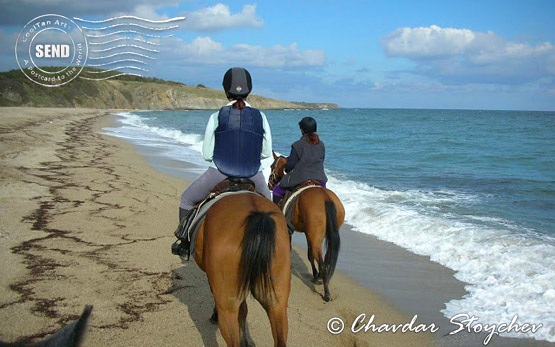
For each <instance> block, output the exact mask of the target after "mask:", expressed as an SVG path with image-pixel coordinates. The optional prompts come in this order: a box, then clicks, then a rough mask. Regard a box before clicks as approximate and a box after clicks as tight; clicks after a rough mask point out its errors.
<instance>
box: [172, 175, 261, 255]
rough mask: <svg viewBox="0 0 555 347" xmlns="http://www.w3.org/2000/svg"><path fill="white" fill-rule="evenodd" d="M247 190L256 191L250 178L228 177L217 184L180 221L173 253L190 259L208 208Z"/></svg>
mask: <svg viewBox="0 0 555 347" xmlns="http://www.w3.org/2000/svg"><path fill="white" fill-rule="evenodd" d="M245 191H247V192H251V193H256V189H255V184H254V182H253V181H251V180H250V179H248V178H240V177H228V178H226V179H225V180H223V181H221V182H220V183H218V184H216V186H215V187H214V188H212V190H211V191H210V193H209V194H208V195H207V196H206V198H205V199H204V200H202V201H199V202H198V203H197V204H196V205H195V206H194V207H193V208H192V209H191V210H190V211H189V212H188V213H187V214H186V215H185V216H184V217H183V219H182V220H181V221H180V222H179V226H178V227H177V229H176V230H175V233H174V234H175V237H177V239H178V240H177V241H175V242H174V243H173V245H172V253H173V254H176V255H180V256H183V257H185V258H186V259H187V261H188V260H189V258H190V256H191V253H192V252H193V251H194V244H195V242H194V240H195V238H196V231H197V229H198V226H199V225H200V222H201V221H202V220H203V219H204V216H205V215H206V212H207V211H208V209H209V208H210V207H211V206H212V205H213V204H214V203H216V201H218V200H219V199H220V198H221V197H223V196H226V195H232V194H237V193H242V192H245ZM191 246H192V247H191Z"/></svg>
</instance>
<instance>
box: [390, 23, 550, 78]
mask: <svg viewBox="0 0 555 347" xmlns="http://www.w3.org/2000/svg"><path fill="white" fill-rule="evenodd" d="M382 48H383V50H384V52H385V53H386V54H387V55H388V56H391V57H404V58H408V59H410V60H412V61H414V62H416V63H417V67H416V68H415V70H414V71H413V72H415V73H417V74H420V75H425V76H428V77H432V78H436V79H440V80H443V81H444V82H446V83H468V82H477V83H501V84H514V83H526V82H530V81H535V80H538V79H541V78H545V77H551V78H552V77H553V76H554V75H555V74H554V71H553V61H555V47H554V46H553V44H552V43H550V42H542V43H538V44H535V45H532V44H529V43H526V42H511V41H508V40H506V39H504V38H503V37H501V36H499V35H497V34H495V33H493V32H487V33H482V32H474V31H472V30H469V29H456V28H441V27H439V26H436V25H432V26H430V27H418V28H400V29H397V30H395V31H394V32H392V33H391V34H389V35H387V36H385V37H384V38H383V39H382Z"/></svg>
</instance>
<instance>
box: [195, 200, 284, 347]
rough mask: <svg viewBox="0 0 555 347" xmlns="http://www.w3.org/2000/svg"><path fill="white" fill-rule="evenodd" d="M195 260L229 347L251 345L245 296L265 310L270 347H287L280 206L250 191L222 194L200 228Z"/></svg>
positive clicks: (213, 318)
mask: <svg viewBox="0 0 555 347" xmlns="http://www.w3.org/2000/svg"><path fill="white" fill-rule="evenodd" d="M194 258H195V261H196V263H197V264H198V265H199V267H200V268H201V270H203V271H204V272H205V273H206V276H207V278H208V283H209V285H210V290H211V291H212V295H213V296H214V302H215V306H214V314H213V315H212V318H211V321H213V322H215V321H217V322H218V326H219V329H220V332H221V334H222V337H223V338H224V340H225V342H226V343H227V345H228V346H250V345H253V343H252V340H251V337H250V336H249V334H248V329H247V325H246V317H247V311H248V310H247V301H246V299H247V296H248V294H249V293H252V295H253V296H254V298H255V299H256V300H257V301H258V302H259V303H260V304H261V305H262V307H263V308H264V309H265V310H266V313H267V315H268V318H269V320H270V326H271V328H272V336H273V338H274V346H280V347H281V346H286V344H287V333H288V321H287V302H288V300H289V292H290V288H291V259H290V242H289V233H288V232H287V224H286V221H285V217H284V216H283V214H282V213H281V211H280V210H279V208H278V207H277V206H276V205H275V204H274V203H273V202H272V201H270V200H268V199H266V198H265V197H263V196H261V195H259V194H257V193H254V192H249V191H244V192H240V193H237V194H233V195H228V196H223V197H222V198H221V199H220V200H219V201H217V202H216V203H214V205H212V206H211V207H210V208H209V209H208V211H207V213H206V216H205V219H204V221H203V222H202V223H201V224H200V225H199V229H198V231H197V237H196V240H195V250H194Z"/></svg>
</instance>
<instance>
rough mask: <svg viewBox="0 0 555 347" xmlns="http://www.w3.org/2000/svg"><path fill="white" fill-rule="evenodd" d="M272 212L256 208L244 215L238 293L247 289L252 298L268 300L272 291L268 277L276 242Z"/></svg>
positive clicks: (270, 280)
mask: <svg viewBox="0 0 555 347" xmlns="http://www.w3.org/2000/svg"><path fill="white" fill-rule="evenodd" d="M273 214H274V213H273V212H258V211H255V212H252V213H251V214H250V215H249V216H248V217H247V220H246V226H245V235H244V236H243V251H242V254H241V269H242V271H243V274H242V278H241V288H240V295H241V296H244V295H246V294H247V291H250V292H251V293H253V294H255V297H258V298H264V299H265V301H269V300H270V299H271V297H272V296H273V295H274V294H275V292H274V286H273V284H272V279H271V266H272V259H273V257H274V250H275V243H276V235H275V229H276V223H275V221H274V220H273V219H272V217H271V216H272V215H273Z"/></svg>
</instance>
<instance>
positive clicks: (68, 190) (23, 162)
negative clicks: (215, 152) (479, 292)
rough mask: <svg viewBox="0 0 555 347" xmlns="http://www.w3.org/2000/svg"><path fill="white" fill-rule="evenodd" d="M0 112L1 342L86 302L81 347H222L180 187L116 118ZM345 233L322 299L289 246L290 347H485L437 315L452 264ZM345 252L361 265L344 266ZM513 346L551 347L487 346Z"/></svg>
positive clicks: (257, 334) (254, 308)
mask: <svg viewBox="0 0 555 347" xmlns="http://www.w3.org/2000/svg"><path fill="white" fill-rule="evenodd" d="M1 112H2V115H1V116H0V136H1V142H0V143H1V145H0V161H1V165H2V166H1V167H2V169H1V171H0V172H1V181H0V182H1V188H0V259H1V264H2V267H1V269H0V340H2V341H9V342H13V341H17V340H19V339H22V338H27V339H42V338H44V337H46V336H48V335H50V334H52V333H53V332H55V331H56V330H57V329H59V328H61V327H62V326H64V325H65V324H67V323H69V322H71V321H72V320H74V319H76V318H77V316H78V314H79V313H80V312H81V311H82V309H83V307H84V306H85V305H87V304H91V305H93V306H94V309H93V314H92V317H91V320H90V321H89V328H88V333H87V336H86V338H85V341H84V344H83V345H84V346H224V345H225V344H224V342H223V339H222V337H221V335H220V333H219V332H218V328H217V326H215V325H212V324H211V323H210V322H209V320H208V319H209V317H210V315H211V313H212V308H213V300H212V296H211V293H210V289H209V287H208V283H207V281H206V277H205V275H204V273H203V272H202V271H201V270H200V269H199V268H198V267H197V265H196V264H195V263H194V261H192V260H191V261H190V262H186V261H182V260H181V259H180V258H179V257H177V256H175V255H172V254H171V252H170V245H171V243H172V242H173V241H174V236H173V230H174V229H175V226H176V222H177V206H178V200H179V196H180V194H181V192H182V190H183V189H184V188H185V187H186V185H187V182H186V181H184V180H182V179H179V178H176V177H172V176H171V175H167V174H164V173H162V172H160V171H157V170H155V169H154V168H152V167H151V166H150V165H149V164H148V160H147V159H146V158H145V157H144V156H142V155H140V154H139V153H138V152H137V150H136V148H135V147H134V146H133V145H131V144H129V143H126V142H123V141H121V140H119V139H115V138H112V137H110V136H106V135H102V134H101V129H102V128H103V127H106V126H109V125H110V124H112V122H113V119H114V117H115V116H113V115H111V114H110V112H107V111H103V110H102V111H101V110H92V109H38V108H2V109H1ZM342 233H344V234H346V235H345V237H344V238H343V239H344V243H343V248H342V253H341V254H340V263H339V265H338V266H339V271H337V272H336V274H335V275H334V278H333V280H332V283H331V292H332V301H331V302H329V303H325V302H324V301H323V300H322V298H321V294H320V293H321V292H322V288H321V286H315V285H314V284H312V282H311V281H310V277H311V276H310V275H309V266H308V263H307V260H306V256H305V250H304V249H303V248H302V246H300V245H301V244H302V238H301V239H299V237H296V241H297V242H295V245H294V247H293V252H292V288H291V296H290V300H289V305H288V315H289V339H288V342H289V345H290V346H451V345H452V346H479V345H482V344H481V342H482V341H483V335H477V334H466V335H460V334H458V335H456V336H444V335H445V333H446V332H448V331H450V330H454V327H452V326H451V327H448V326H445V324H446V321H447V320H446V319H444V318H442V317H441V314H440V313H439V312H438V311H439V310H440V309H441V308H442V307H440V306H441V304H442V303H443V302H445V300H448V299H449V296H450V295H463V294H464V289H463V284H462V283H459V282H457V281H456V280H454V279H452V280H449V278H450V276H452V274H450V273H449V272H448V271H446V269H444V268H441V267H440V266H439V265H437V266H436V265H429V264H428V263H426V260H425V259H420V258H423V257H417V256H414V257H408V258H407V257H406V256H404V255H403V256H400V254H404V253H401V252H399V251H398V250H397V249H395V247H390V246H386V244H385V243H383V242H380V241H378V240H373V239H371V238H364V239H360V238H359V236H357V235H356V233H354V232H353V231H351V230H350V229H349V228H348V227H347V226H346V227H344V228H342ZM349 234H351V235H349ZM348 235H349V236H348ZM357 247H359V248H362V250H360V249H359V250H357ZM388 247H389V248H388ZM349 252H358V254H360V253H367V254H368V258H362V259H361V258H360V257H358V258H350V257H349ZM380 252H381V253H380ZM384 252H385V253H388V252H389V253H390V256H389V257H388V258H387V257H385V258H384V256H383V254H384ZM372 254H373V255H374V258H372ZM366 262H368V263H374V264H377V265H376V266H373V267H371V268H372V270H371V271H374V273H373V274H374V275H373V278H376V283H373V284H369V283H368V284H367V283H361V281H360V280H359V279H356V276H354V277H353V274H352V273H351V274H348V273H347V271H346V270H347V269H352V270H354V272H355V273H356V271H357V269H358V271H362V269H364V268H365V265H364V264H366ZM378 264H379V265H378ZM368 268H370V267H368ZM392 269H393V270H392ZM395 269H398V270H395ZM343 270H345V271H343ZM436 272H437V273H441V275H440V276H439V275H438V276H436V275H435V273H436ZM430 279H434V280H433V281H432V280H430ZM418 280H419V281H420V282H418ZM415 283H416V284H415ZM368 288H376V290H375V291H371V290H370V289H368ZM390 288H391V290H390ZM432 288H435V290H436V291H434V290H432ZM380 291H381V293H380ZM389 291H391V293H390V295H388V296H386V295H383V294H382V293H386V292H389ZM422 292H426V295H427V296H426V295H420V293H422ZM446 293H447V294H446ZM423 297H424V298H426V297H427V298H430V299H429V300H428V301H426V300H422V298H423ZM409 303H412V306H411V305H409ZM363 313H364V314H366V318H365V320H364V323H368V322H369V320H370V316H372V315H374V317H375V318H374V321H373V323H374V324H375V326H380V325H389V326H393V325H398V324H409V323H410V322H411V320H412V319H413V316H414V315H415V314H418V315H419V317H420V316H422V318H421V319H422V320H421V319H419V320H418V321H417V322H415V323H414V324H413V326H414V327H415V328H416V327H417V326H420V327H421V328H422V327H428V328H430V327H431V325H432V324H435V325H441V328H442V330H440V331H439V332H436V333H431V332H430V329H427V332H418V333H416V332H406V333H402V332H397V333H392V332H380V333H377V332H375V333H372V332H367V333H364V331H359V332H357V333H355V332H352V331H350V330H351V324H352V322H353V321H354V320H355V318H356V317H357V316H359V315H360V314H363ZM334 317H339V318H342V319H343V320H344V321H345V331H344V332H343V333H341V334H336V335H334V334H331V333H330V332H329V331H328V329H327V324H328V321H330V319H332V318H334ZM248 324H249V329H250V332H251V335H252V337H253V339H254V341H255V342H256V343H257V345H259V346H271V345H273V341H272V339H271V332H270V327H269V323H268V320H267V318H266V315H265V312H264V311H263V309H262V308H261V307H260V305H259V304H258V303H257V302H256V301H254V300H252V299H251V300H250V301H249V315H248ZM449 328H450V329H449ZM421 330H422V329H421ZM510 345H512V346H552V345H553V344H548V343H542V342H536V341H532V340H522V339H502V338H499V337H494V338H493V339H492V342H491V343H490V344H489V346H510Z"/></svg>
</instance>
